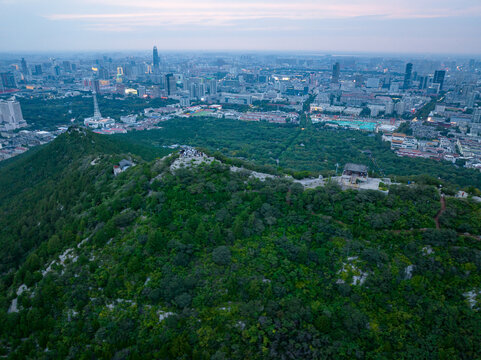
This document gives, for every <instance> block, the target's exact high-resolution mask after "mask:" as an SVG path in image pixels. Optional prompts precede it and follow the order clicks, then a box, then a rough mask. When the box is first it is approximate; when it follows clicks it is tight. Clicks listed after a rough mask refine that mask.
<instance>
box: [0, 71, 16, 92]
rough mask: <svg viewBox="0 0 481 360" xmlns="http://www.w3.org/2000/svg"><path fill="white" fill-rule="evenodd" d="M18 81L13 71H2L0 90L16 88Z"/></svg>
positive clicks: (0, 74)
mask: <svg viewBox="0 0 481 360" xmlns="http://www.w3.org/2000/svg"><path fill="white" fill-rule="evenodd" d="M16 87H17V83H16V82H15V76H14V75H13V74H12V73H11V72H3V73H0V90H1V91H5V90H8V89H15V88H16Z"/></svg>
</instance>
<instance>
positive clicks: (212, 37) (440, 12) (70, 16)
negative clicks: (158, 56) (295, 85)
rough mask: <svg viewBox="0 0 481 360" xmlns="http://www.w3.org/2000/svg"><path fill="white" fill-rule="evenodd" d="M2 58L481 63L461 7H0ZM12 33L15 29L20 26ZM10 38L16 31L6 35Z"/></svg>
mask: <svg viewBox="0 0 481 360" xmlns="http://www.w3.org/2000/svg"><path fill="white" fill-rule="evenodd" d="M0 6H1V7H2V9H3V11H4V14H6V16H5V17H4V21H3V22H2V24H0V30H1V31H2V32H3V33H4V34H9V33H10V34H14V35H11V36H7V37H4V38H3V39H2V40H1V41H0V45H1V48H2V50H3V51H4V52H25V51H31V52H38V51H83V50H92V51H99V50H103V51H115V50H122V49H124V50H141V49H146V48H151V47H152V44H156V45H157V46H158V48H159V51H165V50H170V51H179V50H192V51H199V50H204V51H236V50H237V51H242V50H247V51H313V52H315V51H330V52H363V53H372V52H374V53H413V54H416V53H418V54H424V53H430V54H460V55H462V54H480V53H481V44H480V43H479V41H478V39H479V37H480V36H481V27H480V26H479V21H480V20H481V5H479V2H477V1H474V0H463V1H457V2H453V1H446V0H440V1H433V0H421V1H413V0H408V1H403V2H402V3H401V2H398V1H393V0H391V1H383V2H380V1H373V0H370V1H363V2H360V1H357V0H343V1H339V2H337V3H335V4H330V3H328V2H327V1H316V2H313V1H306V0H303V1H299V2H296V3H292V2H289V1H277V2H273V1H263V2H262V3H258V2H256V3H255V2H252V1H243V2H240V1H237V0H232V1H227V2H226V1H224V2H219V1H208V2H202V3H198V2H193V1H185V0H182V1H178V2H176V3H175V4H172V3H169V2H166V1H153V0H143V1H138V2H136V3H135V4H132V3H130V2H127V1H124V0H115V1H114V0H98V1H95V2H94V1H93V0H75V1H71V2H69V3H68V4H65V3H64V2H61V1H59V0H53V1H49V2H48V3H47V4H46V3H45V2H39V1H36V0H17V1H13V0H0ZM19 25H20V26H19ZM12 29H15V31H14V32H13V31H12Z"/></svg>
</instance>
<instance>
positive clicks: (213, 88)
mask: <svg viewBox="0 0 481 360" xmlns="http://www.w3.org/2000/svg"><path fill="white" fill-rule="evenodd" d="M209 93H210V94H211V95H217V80H216V79H212V80H211V81H210V82H209Z"/></svg>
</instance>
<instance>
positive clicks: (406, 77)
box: [403, 63, 413, 90]
mask: <svg viewBox="0 0 481 360" xmlns="http://www.w3.org/2000/svg"><path fill="white" fill-rule="evenodd" d="M412 73H413V64H411V63H407V64H406V71H405V73H404V84H403V89H404V90H406V89H409V88H410V87H411V77H412Z"/></svg>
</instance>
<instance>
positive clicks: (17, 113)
mask: <svg viewBox="0 0 481 360" xmlns="http://www.w3.org/2000/svg"><path fill="white" fill-rule="evenodd" d="M26 126H27V122H26V121H25V120H24V119H23V115H22V109H21V107H20V103H19V102H18V101H15V100H8V101H4V100H0V131H11V130H15V129H20V128H22V127H26Z"/></svg>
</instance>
